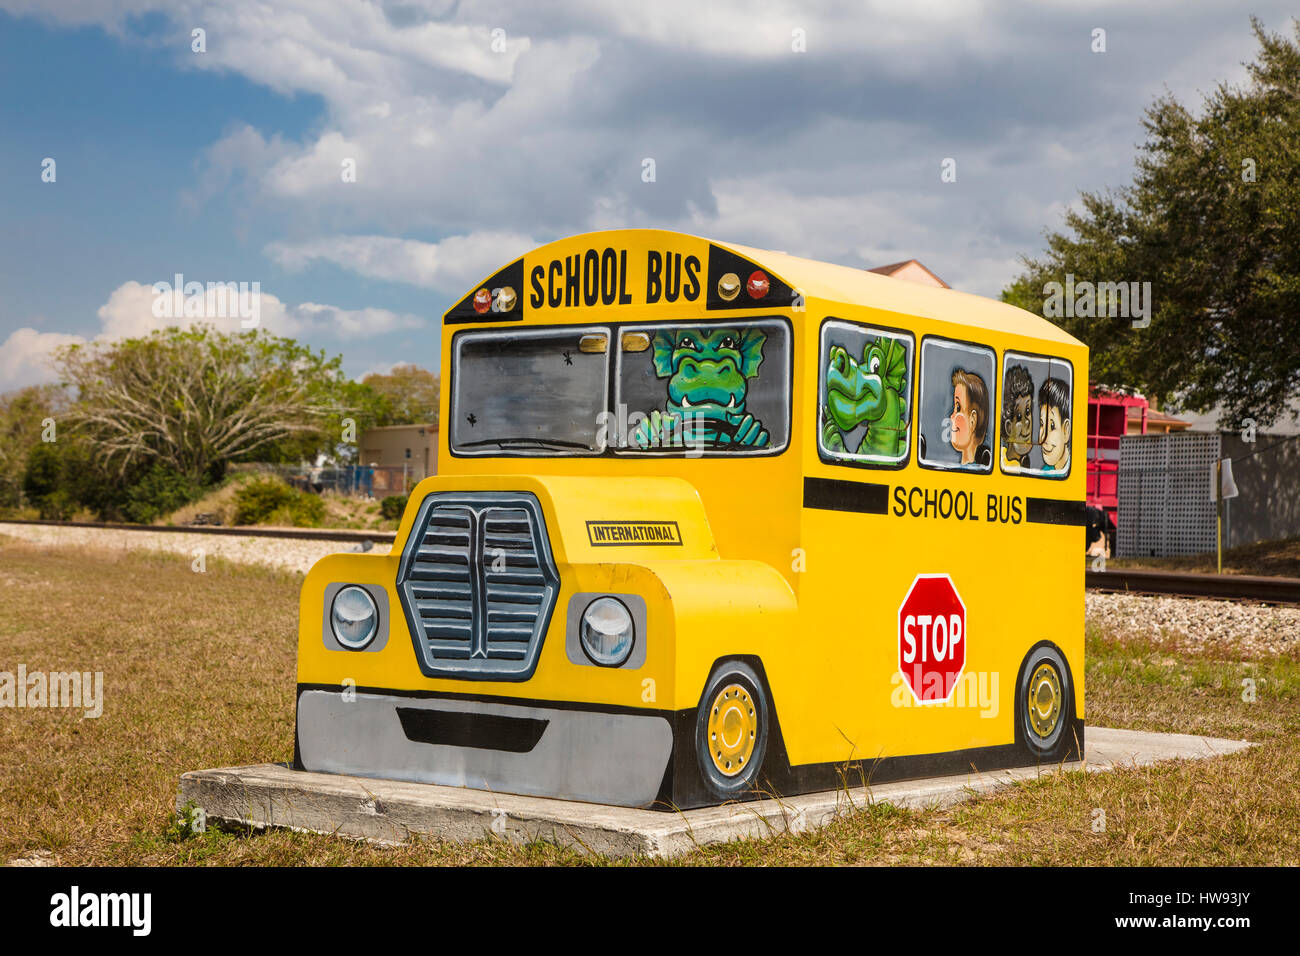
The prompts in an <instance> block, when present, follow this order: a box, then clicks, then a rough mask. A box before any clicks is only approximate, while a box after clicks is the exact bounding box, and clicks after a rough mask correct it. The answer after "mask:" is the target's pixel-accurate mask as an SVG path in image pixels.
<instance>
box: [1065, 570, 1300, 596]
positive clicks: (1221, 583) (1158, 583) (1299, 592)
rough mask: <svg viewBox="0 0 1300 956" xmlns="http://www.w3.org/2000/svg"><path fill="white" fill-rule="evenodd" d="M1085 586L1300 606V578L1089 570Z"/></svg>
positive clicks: (1101, 589)
mask: <svg viewBox="0 0 1300 956" xmlns="http://www.w3.org/2000/svg"><path fill="white" fill-rule="evenodd" d="M1084 586H1085V587H1087V588H1089V589H1090V590H1094V591H1115V592H1127V593H1131V594H1163V595H1168V596H1171V597H1196V598H1218V599H1220V600H1228V601H1260V602H1263V603H1265V604H1300V578H1274V577H1262V576H1259V575H1254V574H1186V573H1182V572H1178V571H1151V570H1147V569H1143V568H1113V569H1107V570H1105V571H1093V570H1088V571H1087V572H1086V573H1085V574H1084Z"/></svg>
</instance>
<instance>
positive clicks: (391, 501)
mask: <svg viewBox="0 0 1300 956" xmlns="http://www.w3.org/2000/svg"><path fill="white" fill-rule="evenodd" d="M408 497H409V496H408V495H389V496H388V497H387V498H385V499H384V500H383V501H381V502H380V503H379V513H380V514H381V515H383V516H384V517H385V518H386V519H387V520H389V521H401V520H402V512H404V511H405V510H406V499H407V498H408Z"/></svg>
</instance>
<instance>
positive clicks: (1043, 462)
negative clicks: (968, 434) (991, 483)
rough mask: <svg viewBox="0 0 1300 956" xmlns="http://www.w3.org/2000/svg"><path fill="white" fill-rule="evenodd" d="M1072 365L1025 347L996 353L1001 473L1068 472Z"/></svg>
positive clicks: (1054, 474)
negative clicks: (998, 362)
mask: <svg viewBox="0 0 1300 956" xmlns="http://www.w3.org/2000/svg"><path fill="white" fill-rule="evenodd" d="M1073 387H1074V369H1073V367H1072V366H1071V365H1070V363H1069V362H1067V361H1066V360H1065V359H1061V358H1054V357H1052V356H1048V355H1034V354H1031V353H1027V352H1010V351H1008V352H1004V353H1003V355H1002V412H1001V419H1002V437H1001V447H1000V449H999V453H998V461H999V465H1000V467H1001V469H1002V471H1003V472H1004V473H1005V474H1009V475H1010V474H1014V475H1024V476H1027V477H1034V478H1064V477H1066V476H1067V475H1069V473H1070V458H1071V449H1072V447H1073V425H1074V423H1073V422H1072V421H1071V420H1070V419H1071V417H1072V409H1073V407H1074V406H1073Z"/></svg>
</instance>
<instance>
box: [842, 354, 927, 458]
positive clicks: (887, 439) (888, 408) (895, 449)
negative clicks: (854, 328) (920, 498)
mask: <svg viewBox="0 0 1300 956" xmlns="http://www.w3.org/2000/svg"><path fill="white" fill-rule="evenodd" d="M823 419H824V420H823V423H822V445H823V446H824V447H825V448H827V449H828V450H830V451H839V452H842V451H844V433H847V432H850V431H852V430H853V429H855V428H857V427H858V426H860V425H866V426H867V433H866V434H865V435H864V436H863V437H862V442H861V443H860V444H859V445H858V450H857V454H859V455H878V456H883V457H886V458H897V457H899V456H900V455H902V454H903V453H904V452H905V450H906V449H907V349H906V348H905V347H904V346H903V343H902V342H900V341H899V340H898V339H894V338H889V337H887V336H882V337H880V338H877V339H868V340H867V342H866V344H865V345H864V346H863V349H862V361H861V362H860V363H859V362H857V361H855V360H854V358H853V356H851V355H849V353H848V351H847V350H845V349H844V348H843V347H842V346H839V345H832V346H831V350H830V354H829V356H828V357H827V364H826V407H825V408H824V409H823Z"/></svg>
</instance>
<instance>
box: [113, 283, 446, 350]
mask: <svg viewBox="0 0 1300 956" xmlns="http://www.w3.org/2000/svg"><path fill="white" fill-rule="evenodd" d="M185 285H186V286H187V287H188V286H189V282H188V281H187V282H186V283H185ZM168 288H169V289H170V283H169V285H168ZM165 294H166V293H165ZM157 303H159V296H158V295H157V294H155V292H154V289H153V286H152V285H144V284H143V283H140V282H135V281H134V280H132V281H128V282H124V283H122V284H121V285H120V286H118V287H117V288H116V289H114V290H113V292H112V294H111V295H110V296H109V297H108V301H107V302H105V303H104V304H103V305H102V306H100V308H99V311H98V313H97V314H98V316H99V320H100V323H101V327H102V332H101V334H100V338H129V337H133V336H141V335H148V334H149V333H150V332H152V331H154V330H155V329H163V328H167V327H168V326H173V325H179V326H182V327H189V326H191V325H194V324H196V323H207V324H210V325H213V326H215V327H216V328H217V329H219V330H220V331H222V332H239V331H242V330H244V328H245V326H244V323H245V322H246V321H252V315H251V313H252V312H253V310H256V311H257V316H256V317H257V321H258V324H257V327H258V328H262V329H265V330H266V331H268V332H270V333H271V334H273V335H281V336H289V337H292V336H302V335H320V334H326V335H334V336H336V337H338V338H341V339H359V338H365V337H368V336H372V335H382V334H383V333H385V332H392V331H394V330H397V329H416V328H420V327H421V326H422V325H424V323H425V320H424V319H422V318H420V317H419V316H418V315H412V314H411V313H406V312H392V311H390V310H388V309H374V308H367V309H342V308H339V307H338V306H333V305H321V304H320V303H316V302H303V303H300V304H297V305H290V304H286V303H285V302H282V301H281V300H280V298H279V297H278V296H275V295H272V294H271V293H269V292H261V291H256V290H254V289H253V288H252V284H251V283H250V284H249V288H248V301H247V302H246V305H247V306H248V308H246V309H243V311H242V312H241V310H240V309H239V308H236V307H235V306H234V304H233V303H227V304H226V305H225V306H224V307H223V305H222V302H221V300H220V299H218V298H213V299H209V298H207V296H206V295H205V296H204V297H203V298H199V297H197V296H185V297H184V299H183V304H182V303H174V302H166V301H164V302H163V303H162V307H159V308H156V304H157ZM177 306H180V308H177ZM167 311H170V313H171V314H170V315H169V314H166V312H167ZM159 312H163V313H164V314H161V315H160V314H158V313H159Z"/></svg>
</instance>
